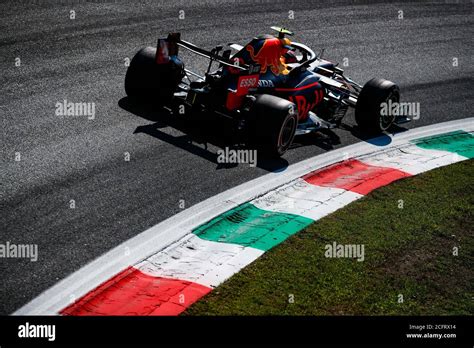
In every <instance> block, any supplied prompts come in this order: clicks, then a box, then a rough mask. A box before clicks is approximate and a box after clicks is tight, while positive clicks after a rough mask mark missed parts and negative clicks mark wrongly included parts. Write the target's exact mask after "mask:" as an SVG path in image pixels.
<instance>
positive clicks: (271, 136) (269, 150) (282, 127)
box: [250, 94, 298, 157]
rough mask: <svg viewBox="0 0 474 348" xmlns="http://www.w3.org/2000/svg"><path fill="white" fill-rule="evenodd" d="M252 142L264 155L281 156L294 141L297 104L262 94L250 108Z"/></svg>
mask: <svg viewBox="0 0 474 348" xmlns="http://www.w3.org/2000/svg"><path fill="white" fill-rule="evenodd" d="M250 113H251V118H252V122H251V124H252V127H251V130H250V132H251V144H252V145H254V146H256V147H257V149H258V150H259V151H261V152H262V154H263V155H264V156H267V157H280V156H282V155H283V154H284V153H285V152H286V151H287V150H288V148H289V147H290V145H291V144H292V143H293V138H294V137H295V132H296V127H297V126H298V114H297V112H296V108H295V105H294V104H293V103H291V102H290V101H288V100H286V99H282V98H279V97H275V96H273V95H268V94H261V95H257V96H256V100H255V101H254V103H253V105H252V106H251V108H250Z"/></svg>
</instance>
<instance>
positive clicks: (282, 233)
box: [193, 203, 313, 251]
mask: <svg viewBox="0 0 474 348" xmlns="http://www.w3.org/2000/svg"><path fill="white" fill-rule="evenodd" d="M312 222H313V220H311V219H308V218H305V217H302V216H298V215H294V214H285V213H276V212H271V211H266V210H262V209H259V208H257V207H255V206H254V205H253V204H251V203H244V204H242V205H240V206H238V207H236V208H234V209H231V210H229V211H227V212H225V213H223V214H221V215H219V216H217V217H216V218H214V219H212V220H211V221H209V222H208V223H206V224H204V225H201V226H199V227H198V228H196V229H195V230H194V231H193V233H194V234H195V235H197V236H199V237H200V238H202V239H206V240H210V241H214V242H223V243H233V244H239V245H243V246H248V247H252V248H256V249H260V250H264V251H266V250H269V249H271V248H273V247H274V246H276V245H278V244H280V243H281V242H283V241H284V240H285V239H287V238H288V237H289V236H291V235H292V234H295V233H296V232H298V231H301V230H302V229H303V228H305V227H306V226H308V225H309V224H311V223H312Z"/></svg>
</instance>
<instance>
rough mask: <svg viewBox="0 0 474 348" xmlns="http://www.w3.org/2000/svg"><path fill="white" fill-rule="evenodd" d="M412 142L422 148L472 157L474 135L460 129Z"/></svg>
mask: <svg viewBox="0 0 474 348" xmlns="http://www.w3.org/2000/svg"><path fill="white" fill-rule="evenodd" d="M412 142H413V143H414V144H415V145H417V146H419V147H421V148H424V149H429V150H444V151H449V152H454V153H457V154H458V155H461V156H464V157H467V158H474V135H473V134H472V133H469V132H465V131H462V130H459V131H455V132H449V133H444V134H439V135H435V136H430V137H426V138H420V139H415V140H412Z"/></svg>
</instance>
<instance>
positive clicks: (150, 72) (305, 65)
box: [125, 27, 409, 157]
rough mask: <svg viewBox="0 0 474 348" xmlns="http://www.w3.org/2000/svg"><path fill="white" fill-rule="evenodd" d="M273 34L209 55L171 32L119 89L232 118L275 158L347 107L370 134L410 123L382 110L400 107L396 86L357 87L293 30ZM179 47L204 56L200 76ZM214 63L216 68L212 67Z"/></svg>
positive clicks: (334, 121) (375, 82) (143, 55)
mask: <svg viewBox="0 0 474 348" xmlns="http://www.w3.org/2000/svg"><path fill="white" fill-rule="evenodd" d="M272 29H274V30H276V31H277V32H278V36H277V37H275V36H271V35H263V36H259V37H256V38H254V39H252V40H251V41H250V42H249V43H248V44H247V45H245V46H240V45H237V44H229V46H230V49H226V50H223V47H222V46H217V47H215V48H213V49H212V50H211V51H207V50H204V49H202V48H199V47H196V46H195V45H193V44H191V43H189V42H186V41H183V40H181V38H180V34H179V33H171V34H169V35H168V37H167V38H166V39H158V44H157V48H153V47H146V48H143V49H142V50H140V51H139V52H138V53H137V54H136V55H135V57H134V58H133V60H132V61H131V63H130V66H129V68H128V71H127V75H126V77H125V91H126V93H127V95H128V96H129V97H130V98H135V99H137V98H138V99H141V98H146V99H148V100H151V101H154V102H158V103H160V104H163V105H169V104H174V105H180V106H181V107H183V106H184V107H185V108H186V109H189V108H191V109H193V110H199V111H206V112H213V113H216V114H218V115H220V116H224V117H227V118H231V119H232V120H234V121H235V122H234V124H235V126H236V129H237V130H238V131H243V134H246V136H245V138H246V139H247V140H246V143H247V144H249V145H250V146H255V147H257V148H258V149H259V150H261V151H262V152H264V153H266V154H267V155H270V156H277V157H278V156H281V155H283V154H284V153H285V152H286V150H287V149H288V148H289V147H290V145H291V143H292V141H293V138H294V136H295V134H296V135H299V134H306V133H310V132H314V131H317V130H320V129H322V128H334V127H337V126H338V125H339V124H340V123H341V120H342V119H343V117H344V116H345V115H346V112H347V110H348V108H349V107H354V108H355V119H356V122H357V124H358V126H359V127H360V128H361V129H362V130H363V131H366V132H370V133H377V132H383V131H385V130H387V129H388V128H389V127H390V126H391V125H392V124H394V123H402V122H406V121H409V119H407V118H401V117H399V116H392V115H390V114H386V113H383V112H381V105H382V104H383V103H392V104H393V103H398V101H399V98H400V92H399V88H398V86H397V85H396V84H394V83H393V82H390V81H387V80H383V79H377V78H374V79H371V80H370V81H368V82H367V83H366V84H365V85H364V86H361V85H359V84H357V83H355V82H354V81H352V80H351V79H349V78H347V77H346V76H344V74H343V70H342V69H340V68H339V67H337V64H335V63H332V62H329V61H327V60H323V59H322V57H321V55H322V54H319V56H318V55H316V54H315V53H314V52H313V51H312V50H311V49H310V48H309V47H307V46H305V45H303V44H301V43H296V42H291V41H290V40H289V39H288V38H286V37H285V36H286V35H289V36H291V35H293V33H292V32H290V31H288V30H286V29H283V28H277V27H272ZM180 47H182V48H184V49H187V50H189V51H191V52H193V53H195V54H197V55H199V56H203V57H206V58H208V59H209V65H208V68H207V71H206V72H205V73H204V74H199V73H196V72H194V71H191V70H189V69H187V68H185V66H184V64H183V62H182V61H181V59H180V57H179V56H178V50H179V48H180ZM213 63H214V64H218V67H217V68H216V69H215V70H212V68H213ZM176 102H177V103H178V104H176Z"/></svg>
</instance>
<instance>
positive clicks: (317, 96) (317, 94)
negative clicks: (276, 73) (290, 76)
mask: <svg viewBox="0 0 474 348" xmlns="http://www.w3.org/2000/svg"><path fill="white" fill-rule="evenodd" d="M318 86H319V82H314V83H310V84H308V85H306V86H301V87H297V88H276V90H277V91H278V92H298V91H302V90H305V89H309V88H312V87H313V88H315V87H318ZM323 98H324V90H323V89H322V88H319V89H315V90H314V91H313V94H311V95H308V94H296V95H291V96H289V97H288V99H289V100H290V101H291V102H293V103H295V104H296V109H297V110H298V121H304V120H306V119H307V118H308V114H309V112H310V111H311V110H313V108H314V107H315V106H316V105H318V104H319V103H320V102H321V101H322V100H323Z"/></svg>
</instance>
